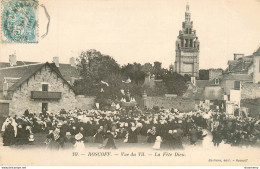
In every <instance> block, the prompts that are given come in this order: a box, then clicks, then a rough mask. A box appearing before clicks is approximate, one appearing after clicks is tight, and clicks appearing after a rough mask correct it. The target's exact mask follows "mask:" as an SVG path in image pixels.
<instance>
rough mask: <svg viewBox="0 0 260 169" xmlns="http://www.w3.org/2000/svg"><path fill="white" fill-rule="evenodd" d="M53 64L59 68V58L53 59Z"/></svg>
mask: <svg viewBox="0 0 260 169" xmlns="http://www.w3.org/2000/svg"><path fill="white" fill-rule="evenodd" d="M52 62H53V63H55V65H56V67H59V66H60V64H59V57H53V61H52Z"/></svg>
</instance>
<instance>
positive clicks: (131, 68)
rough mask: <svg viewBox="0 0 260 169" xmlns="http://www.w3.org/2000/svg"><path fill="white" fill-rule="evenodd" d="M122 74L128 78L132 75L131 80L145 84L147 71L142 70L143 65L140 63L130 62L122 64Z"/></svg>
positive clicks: (138, 83)
mask: <svg viewBox="0 0 260 169" xmlns="http://www.w3.org/2000/svg"><path fill="white" fill-rule="evenodd" d="M121 71H122V74H123V75H124V76H125V77H126V78H128V77H130V79H131V81H132V82H134V83H135V84H137V85H140V84H143V83H144V79H145V75H146V74H145V72H144V71H142V65H141V64H140V63H136V62H135V63H133V64H130V63H128V64H127V65H124V66H122V70H121Z"/></svg>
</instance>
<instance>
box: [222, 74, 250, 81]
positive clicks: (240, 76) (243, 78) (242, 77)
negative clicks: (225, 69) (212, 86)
mask: <svg viewBox="0 0 260 169" xmlns="http://www.w3.org/2000/svg"><path fill="white" fill-rule="evenodd" d="M223 80H240V81H252V80H253V77H252V76H251V75H248V74H226V75H224V77H223Z"/></svg>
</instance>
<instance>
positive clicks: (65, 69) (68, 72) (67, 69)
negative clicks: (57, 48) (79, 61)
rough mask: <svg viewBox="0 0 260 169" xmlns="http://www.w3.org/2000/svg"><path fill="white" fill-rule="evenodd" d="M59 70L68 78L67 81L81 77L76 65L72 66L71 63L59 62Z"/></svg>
mask: <svg viewBox="0 0 260 169" xmlns="http://www.w3.org/2000/svg"><path fill="white" fill-rule="evenodd" d="M58 69H59V71H60V73H61V75H62V76H63V77H64V79H66V80H67V81H71V78H72V77H74V78H79V73H78V71H77V68H76V67H73V66H71V65H70V64H63V63H62V64H61V63H60V64H59V68H58Z"/></svg>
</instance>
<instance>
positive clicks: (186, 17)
mask: <svg viewBox="0 0 260 169" xmlns="http://www.w3.org/2000/svg"><path fill="white" fill-rule="evenodd" d="M185 22H190V6H189V3H187V5H186V12H185Z"/></svg>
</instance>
